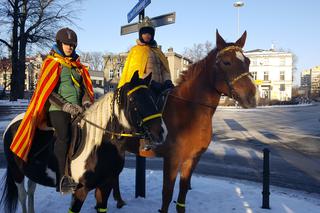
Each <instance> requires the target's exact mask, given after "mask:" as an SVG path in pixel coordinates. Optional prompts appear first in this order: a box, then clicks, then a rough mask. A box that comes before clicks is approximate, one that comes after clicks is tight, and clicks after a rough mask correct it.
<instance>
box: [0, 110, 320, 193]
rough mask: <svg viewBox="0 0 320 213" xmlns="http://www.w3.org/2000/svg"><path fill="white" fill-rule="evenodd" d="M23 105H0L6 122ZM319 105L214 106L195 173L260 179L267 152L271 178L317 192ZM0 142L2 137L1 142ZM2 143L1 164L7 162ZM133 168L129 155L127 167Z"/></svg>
mask: <svg viewBox="0 0 320 213" xmlns="http://www.w3.org/2000/svg"><path fill="white" fill-rule="evenodd" d="M23 110H24V107H18V108H17V107H8V106H5V107H4V106H0V137H1V139H2V133H3V131H4V128H5V126H3V125H4V124H8V123H9V121H10V120H11V119H12V118H13V117H14V116H15V115H16V114H19V113H20V112H22V111H23ZM319 118H320V104H315V105H312V106H301V107H282V108H263V109H260V108H259V109H250V110H243V109H218V110H217V112H216V113H215V115H214V118H213V125H214V134H213V137H212V143H211V144H210V146H209V148H208V150H207V152H206V153H205V154H204V155H203V156H202V158H201V160H200V163H199V165H198V166H197V168H196V170H195V172H196V173H198V174H202V175H209V176H225V177H232V178H239V179H246V180H252V181H257V182H261V180H262V165H263V161H262V159H263V154H262V150H263V149H265V148H268V149H269V150H270V170H271V174H270V178H271V179H270V182H271V184H273V185H276V186H282V187H288V188H293V189H299V190H304V191H307V192H312V193H319V194H320V167H319V165H320V128H319V127H320V122H319ZM0 143H2V141H1V140H0ZM2 146H3V145H2V144H0V167H4V166H5V161H4V157H3V154H2V153H3V148H2ZM134 166H135V156H134V155H131V154H128V155H127V158H126V167H134ZM147 168H149V169H162V159H161V158H154V159H147Z"/></svg>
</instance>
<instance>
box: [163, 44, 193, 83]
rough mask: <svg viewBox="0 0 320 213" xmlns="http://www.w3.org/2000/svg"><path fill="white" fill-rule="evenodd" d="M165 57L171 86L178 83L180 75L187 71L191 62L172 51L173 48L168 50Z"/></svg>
mask: <svg viewBox="0 0 320 213" xmlns="http://www.w3.org/2000/svg"><path fill="white" fill-rule="evenodd" d="M165 55H166V57H167V59H168V62H169V68H170V74H171V79H172V82H173V84H175V85H176V84H177V83H178V79H179V77H180V74H181V73H182V72H183V71H185V70H187V69H188V67H189V65H190V64H192V61H191V60H190V59H188V58H186V57H184V56H182V55H180V54H178V53H176V52H174V51H173V48H172V47H171V48H169V49H168V51H167V52H165Z"/></svg>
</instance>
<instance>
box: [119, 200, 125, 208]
mask: <svg viewBox="0 0 320 213" xmlns="http://www.w3.org/2000/svg"><path fill="white" fill-rule="evenodd" d="M125 205H127V204H126V202H124V201H123V200H121V201H118V202H117V208H118V209H121V208H122V207H123V206H125Z"/></svg>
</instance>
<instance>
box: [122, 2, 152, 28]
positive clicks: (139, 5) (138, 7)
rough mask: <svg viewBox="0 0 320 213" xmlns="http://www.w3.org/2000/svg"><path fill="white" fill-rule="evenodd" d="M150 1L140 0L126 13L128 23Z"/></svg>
mask: <svg viewBox="0 0 320 213" xmlns="http://www.w3.org/2000/svg"><path fill="white" fill-rule="evenodd" d="M150 3H151V0H140V1H139V2H138V3H137V4H136V5H135V6H134V8H133V9H132V10H131V11H130V12H129V13H128V15H127V18H128V23H130V22H131V21H132V20H133V19H134V18H135V17H136V16H137V15H139V13H140V12H141V11H142V10H143V9H144V8H146V7H147V6H148V5H149V4H150Z"/></svg>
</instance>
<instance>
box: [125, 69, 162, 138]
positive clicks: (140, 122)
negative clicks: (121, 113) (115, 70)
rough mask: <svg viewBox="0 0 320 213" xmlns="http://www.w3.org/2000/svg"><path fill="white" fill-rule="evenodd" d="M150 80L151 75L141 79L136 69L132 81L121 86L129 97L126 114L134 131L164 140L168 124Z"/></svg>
mask: <svg viewBox="0 0 320 213" xmlns="http://www.w3.org/2000/svg"><path fill="white" fill-rule="evenodd" d="M150 80H151V75H149V76H148V77H147V78H145V79H141V78H139V75H138V71H136V72H135V73H134V75H133V77H132V78H131V81H130V82H128V83H126V84H125V85H123V86H122V87H121V88H122V90H123V91H122V92H123V95H124V96H126V97H127V98H126V112H125V114H126V117H127V118H128V120H129V122H130V125H131V126H132V127H133V128H134V129H133V130H134V131H138V132H140V131H142V132H143V134H144V135H145V136H146V137H147V138H148V139H150V140H152V141H156V142H163V140H164V139H165V135H164V133H165V132H167V131H166V126H165V124H164V122H163V120H162V114H161V113H160V112H159V110H158V108H157V106H156V104H155V102H154V100H153V98H152V97H153V96H152V94H151V92H150V90H149V88H148V85H149V82H150Z"/></svg>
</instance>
